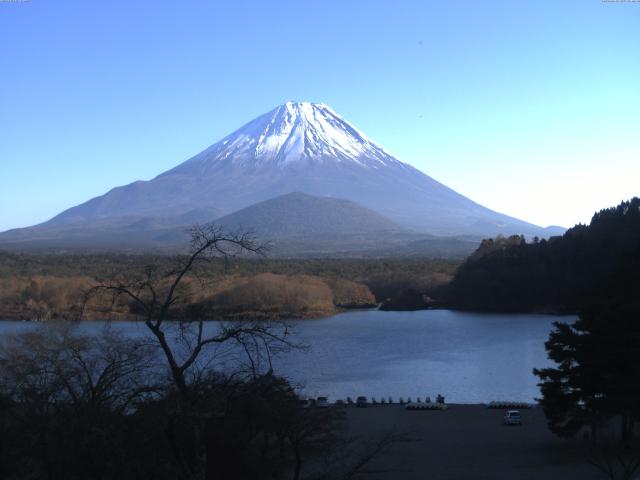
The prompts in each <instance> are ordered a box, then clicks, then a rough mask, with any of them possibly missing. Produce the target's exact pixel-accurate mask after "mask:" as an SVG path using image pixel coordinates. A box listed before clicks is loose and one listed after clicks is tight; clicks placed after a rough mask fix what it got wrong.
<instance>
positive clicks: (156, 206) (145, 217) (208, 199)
mask: <svg viewBox="0 0 640 480" xmlns="http://www.w3.org/2000/svg"><path fill="white" fill-rule="evenodd" d="M293 192H300V193H303V194H307V195H312V196H316V197H321V198H326V197H330V198H335V199H342V200H346V201H349V202H355V203H356V204H359V205H360V206H362V207H364V208H366V209H369V210H372V211H373V212H375V213H377V214H379V215H381V216H384V217H386V219H388V220H389V221H391V222H393V223H394V224H395V225H397V226H398V227H399V228H401V229H405V230H406V231H407V232H411V233H412V234H429V235H436V236H454V235H473V236H494V235H497V234H524V235H528V236H534V235H537V236H540V237H547V236H550V235H552V234H556V233H560V232H561V231H562V229H560V228H559V227H558V228H556V227H550V228H547V229H545V228H542V227H539V226H536V225H533V224H531V223H528V222H525V221H522V220H519V219H516V218H513V217H510V216H507V215H504V214H501V213H498V212H495V211H493V210H490V209H488V208H486V207H483V206H482V205H479V204H477V203H475V202H473V201H472V200H470V199H468V198H466V197H464V196H463V195H461V194H459V193H457V192H455V191H453V190H452V189H450V188H448V187H447V186H445V185H443V184H441V183H439V182H437V181H436V180H434V179H433V178H431V177H429V176H428V175H426V174H424V173H422V172H421V171H419V170H417V169H416V168H414V167H412V166H411V165H409V164H407V163H404V162H402V161H400V160H398V159H397V158H395V157H394V156H393V155H391V154H390V153H389V152H387V151H386V150H385V149H384V148H383V147H381V146H380V145H378V144H377V143H376V142H374V141H373V140H371V139H370V138H368V137H367V136H366V135H365V134H363V133H362V132H360V131H359V130H358V129H357V128H356V127H354V126H353V125H351V124H350V123H348V122H347V121H346V120H344V119H343V118H341V117H340V116H339V115H338V114H337V113H336V112H334V111H333V110H332V109H331V108H329V107H328V106H326V105H324V104H317V103H308V102H287V103H285V104H284V105H281V106H279V107H277V108H275V109H273V110H272V111H270V112H268V113H265V114H263V115H261V116H259V117H258V118H256V119H255V120H253V121H251V122H249V123H247V124H246V125H244V126H243V127H241V128H240V129H238V130H236V131H235V132H233V133H232V134H230V135H228V136H227V137H225V138H223V139H222V140H220V141H219V142H217V143H215V144H213V145H211V146H210V147H208V148H206V149H205V150H203V151H202V152H200V153H199V154H197V155H196V156H194V157H192V158H190V159H188V160H187V161H185V162H183V163H181V164H179V165H178V166H176V167H175V168H173V169H171V170H168V171H166V172H164V173H162V174H160V175H158V176H157V177H155V178H153V179H152V180H149V181H137V182H133V183H131V184H129V185H125V186H121V187H116V188H114V189H112V190H110V191H109V192H107V193H106V194H104V195H102V196H99V197H96V198H93V199H91V200H89V201H87V202H85V203H83V204H81V205H78V206H76V207H73V208H70V209H68V210H66V211H64V212H62V213H60V214H59V215H57V216H55V217H54V218H52V219H51V220H49V221H47V222H45V223H43V224H40V225H36V226H34V227H29V228H25V229H17V230H12V231H9V232H5V233H4V234H0V245H2V244H3V243H7V242H9V243H15V242H21V243H24V242H27V243H28V242H30V241H38V242H37V243H39V244H42V242H43V241H46V242H45V243H46V244H47V245H51V246H54V245H56V244H63V243H69V242H71V244H73V245H82V244H83V239H85V241H84V243H85V244H86V243H90V241H91V239H95V238H96V236H101V238H102V239H103V240H104V239H105V238H117V237H118V236H119V235H120V234H122V235H129V236H130V234H131V232H132V231H135V232H138V234H140V235H141V237H140V238H160V237H158V236H157V235H155V233H158V232H161V231H164V230H166V229H171V228H176V227H179V226H184V225H188V224H192V223H195V222H209V221H214V220H216V219H218V218H220V217H224V216H226V215H229V214H232V213H234V212H236V211H238V210H240V209H244V208H246V207H249V206H251V205H253V204H256V203H259V202H263V201H265V200H269V199H272V198H275V197H278V196H281V195H285V194H289V193H293ZM247 227H250V225H247ZM126 232H129V233H126ZM142 232H146V233H144V234H142ZM154 232H155V233H154ZM154 235H155V236H154ZM86 246H91V245H86Z"/></svg>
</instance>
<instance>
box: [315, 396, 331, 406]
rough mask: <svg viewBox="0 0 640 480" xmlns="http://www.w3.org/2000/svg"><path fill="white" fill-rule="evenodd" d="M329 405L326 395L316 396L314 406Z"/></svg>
mask: <svg viewBox="0 0 640 480" xmlns="http://www.w3.org/2000/svg"><path fill="white" fill-rule="evenodd" d="M328 406H329V399H328V398H327V397H318V398H316V407H319V408H327V407H328Z"/></svg>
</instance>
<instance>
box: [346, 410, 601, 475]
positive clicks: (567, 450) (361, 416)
mask: <svg viewBox="0 0 640 480" xmlns="http://www.w3.org/2000/svg"><path fill="white" fill-rule="evenodd" d="M345 411H346V419H347V425H348V428H349V430H350V433H351V434H352V435H355V436H358V437H360V438H362V439H370V438H373V436H375V435H382V434H384V433H385V432H391V431H393V432H396V433H400V432H405V433H406V434H407V435H408V440H407V441H402V442H399V443H397V444H395V445H393V446H392V447H391V448H390V450H389V451H388V452H387V453H386V454H385V455H384V457H380V458H379V459H378V460H377V461H375V462H374V463H373V464H372V465H371V467H372V468H371V470H381V473H380V474H377V475H374V476H373V477H372V478H379V479H385V480H386V479H403V480H404V479H406V480H411V479H421V480H424V479H429V480H440V479H442V480H456V479H473V480H479V479H487V480H489V479H491V480H501V479H505V480H507V479H509V480H513V479H523V480H528V479H531V480H534V479H535V480H540V479H544V480H570V479H582V480H591V479H594V480H596V479H603V478H605V477H604V476H603V475H602V474H601V473H600V472H599V471H598V470H597V469H596V468H595V467H593V466H592V465H590V464H589V463H588V462H587V455H588V452H589V448H590V443H589V442H588V441H585V440H570V441H567V440H563V439H560V438H558V437H556V436H554V435H553V434H551V433H550V432H549V430H548V428H547V426H546V421H545V418H544V414H543V412H542V410H541V409H540V408H533V409H530V410H521V413H522V425H521V426H506V425H504V424H503V415H504V410H494V409H488V408H487V407H486V406H484V405H448V409H447V410H445V411H408V410H406V409H405V408H404V407H403V406H401V405H376V406H369V407H367V408H352V407H349V408H345Z"/></svg>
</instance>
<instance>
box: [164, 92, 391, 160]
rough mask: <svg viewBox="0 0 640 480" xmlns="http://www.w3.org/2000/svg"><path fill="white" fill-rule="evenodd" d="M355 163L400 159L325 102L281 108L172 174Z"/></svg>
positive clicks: (290, 102)
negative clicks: (232, 166) (197, 169)
mask: <svg viewBox="0 0 640 480" xmlns="http://www.w3.org/2000/svg"><path fill="white" fill-rule="evenodd" d="M305 162H306V163H309V162H311V163H315V164H322V163H324V162H352V163H355V164H358V165H360V166H362V167H370V168H378V167H380V166H384V165H389V164H399V163H401V162H400V161H399V160H397V159H396V158H394V157H393V156H392V155H390V154H389V153H388V152H386V151H385V150H384V149H383V148H382V147H381V146H380V145H378V144H376V143H375V142H374V141H373V140H371V139H369V138H368V137H367V136H366V135H365V134H363V133H362V132H360V131H359V130H358V129H357V128H356V127H354V126H353V125H351V124H350V123H349V122H347V121H346V120H344V119H343V118H342V117H340V115H338V114H337V113H336V112H335V111H333V110H332V109H331V108H329V107H328V106H327V105H325V104H323V103H311V102H292V101H289V102H287V103H285V104H284V105H280V106H278V107H276V108H274V109H273V110H271V111H270V112H268V113H265V114H264V115H261V116H259V117H258V118H256V119H255V120H253V121H251V122H249V123H247V124H246V125H244V126H243V127H241V128H240V129H238V130H236V131H235V132H233V133H232V134H231V135H229V136H227V137H225V138H223V139H222V140H221V141H219V142H218V143H215V144H214V145H212V146H211V147H209V148H207V149H206V150H205V151H203V152H201V153H200V154H198V155H196V156H195V157H193V158H192V159H190V160H189V161H187V162H185V163H184V164H182V165H181V166H179V167H177V168H176V169H174V170H173V172H180V171H186V170H191V169H193V168H198V167H199V168H201V169H202V170H203V171H208V170H210V169H217V168H221V167H229V166H231V165H234V166H245V167H266V166H274V165H278V166H280V167H286V166H287V165H291V164H300V163H305Z"/></svg>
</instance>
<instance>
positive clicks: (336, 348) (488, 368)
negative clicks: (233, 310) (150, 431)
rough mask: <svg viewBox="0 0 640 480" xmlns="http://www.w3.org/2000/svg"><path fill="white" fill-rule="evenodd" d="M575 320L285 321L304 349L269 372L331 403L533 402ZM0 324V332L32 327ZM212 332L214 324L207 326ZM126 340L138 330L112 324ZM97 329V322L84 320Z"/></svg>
mask: <svg viewBox="0 0 640 480" xmlns="http://www.w3.org/2000/svg"><path fill="white" fill-rule="evenodd" d="M557 320H562V321H567V322H569V321H573V320H574V317H571V316H567V317H556V316H549V315H513V314H477V313H468V312H455V311H450V310H427V311H417V312H380V311H359V312H348V313H343V314H340V315H336V316H333V317H329V318H324V319H319V320H301V321H294V322H291V323H292V324H293V325H294V327H295V331H296V338H297V339H298V341H299V342H301V343H304V344H306V345H307V346H308V347H309V348H308V349H307V350H305V351H293V352H290V353H287V354H286V355H284V356H282V357H280V358H276V359H275V361H274V369H275V371H276V373H279V374H281V375H285V376H287V377H288V378H290V379H291V380H293V381H294V382H295V383H297V384H300V385H301V386H302V388H303V391H304V393H306V394H308V395H311V396H317V395H328V396H329V397H330V398H331V399H337V398H346V397H347V396H351V397H356V396H358V395H365V396H368V397H371V396H375V397H380V396H385V397H388V396H393V397H394V400H397V398H398V397H400V396H402V397H404V398H406V397H412V398H413V399H414V400H415V397H421V398H424V397H425V396H427V395H430V396H431V397H432V399H433V398H434V397H435V396H436V394H438V393H441V394H443V395H445V397H446V400H447V401H448V402H457V403H477V402H488V401H490V400H522V401H532V400H533V399H534V398H535V397H537V396H539V392H538V388H537V386H536V383H537V380H536V377H534V376H533V375H532V372H531V371H532V369H533V368H534V367H544V366H546V365H549V361H548V360H547V358H546V354H545V350H544V342H545V340H546V339H547V336H548V334H549V331H550V329H551V327H552V323H553V322H554V321H557ZM35 325H36V324H33V323H26V322H0V335H3V334H7V333H10V332H17V331H22V330H26V329H30V328H34V326H35ZM208 326H209V328H215V326H216V324H215V322H211V323H210V324H208ZM113 327H114V328H116V329H118V330H123V331H124V332H126V333H127V334H128V335H136V336H138V335H144V334H145V330H144V326H142V325H141V324H136V323H133V322H119V323H114V324H113ZM81 328H82V329H83V330H86V331H98V330H99V329H100V324H99V323H95V322H92V323H87V324H83V325H82V327H81Z"/></svg>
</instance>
